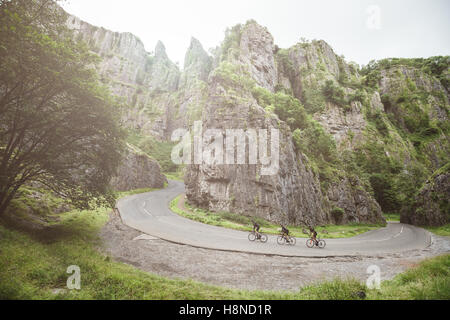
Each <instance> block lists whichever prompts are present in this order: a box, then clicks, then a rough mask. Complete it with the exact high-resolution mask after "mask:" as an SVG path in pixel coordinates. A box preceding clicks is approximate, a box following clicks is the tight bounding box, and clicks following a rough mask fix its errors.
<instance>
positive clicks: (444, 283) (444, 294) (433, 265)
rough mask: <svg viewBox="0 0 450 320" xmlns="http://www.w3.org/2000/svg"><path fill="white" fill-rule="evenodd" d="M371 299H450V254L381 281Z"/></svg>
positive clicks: (370, 296)
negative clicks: (379, 287) (378, 288)
mask: <svg viewBox="0 0 450 320" xmlns="http://www.w3.org/2000/svg"><path fill="white" fill-rule="evenodd" d="M369 298H370V299H385V300H387V299H403V300H425V299H432V300H449V299H450V255H449V254H446V255H442V256H439V257H435V258H431V259H427V260H425V261H423V262H421V263H420V265H419V266H417V267H414V268H412V269H409V270H407V271H406V272H404V273H402V274H399V275H397V276H396V277H395V278H394V279H393V280H390V281H384V282H382V283H381V289H380V290H379V291H377V290H372V291H371V294H370V295H369Z"/></svg>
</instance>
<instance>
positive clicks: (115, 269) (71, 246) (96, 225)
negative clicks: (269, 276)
mask: <svg viewBox="0 0 450 320" xmlns="http://www.w3.org/2000/svg"><path fill="white" fill-rule="evenodd" d="M109 212H110V210H109V209H106V208H100V209H97V210H91V211H79V210H73V211H70V212H66V213H63V214H61V215H60V219H59V220H58V221H57V222H55V223H53V224H51V225H50V226H49V227H48V228H47V229H46V230H43V231H35V232H30V231H23V230H22V231H21V230H18V229H15V228H13V227H12V226H6V225H5V224H4V223H2V224H0V299H199V300H202V299H218V300H233V299H244V300H245V299H256V300H257V299H267V300H270V299H278V300H279V299H286V300H287V299H324V300H327V299H338V300H346V299H360V297H358V296H357V293H358V292H365V293H366V295H367V298H368V299H447V300H448V299H450V283H449V279H450V255H445V256H441V257H437V258H433V259H429V260H426V261H424V262H423V263H421V264H420V265H419V266H417V267H415V268H413V269H410V270H408V271H407V272H405V273H403V274H400V275H398V276H397V277H395V278H394V279H393V280H391V281H385V282H382V285H381V290H380V291H377V290H368V289H367V288H366V287H365V286H364V284H362V283H361V282H359V281H357V280H355V279H335V280H332V281H325V282H319V283H315V284H312V285H309V286H306V287H304V288H301V289H300V288H299V290H297V291H295V292H282V291H248V290H235V289H226V288H221V287H217V286H212V285H207V284H203V283H200V282H196V281H192V280H181V279H167V278H164V277H160V276H157V275H154V274H150V273H146V272H143V271H140V270H138V269H136V268H134V267H132V266H129V265H126V264H124V263H119V262H115V261H114V259H113V258H111V257H110V256H107V255H105V254H104V253H102V252H101V251H100V250H99V249H98V247H99V246H100V245H101V242H100V238H99V236H98V232H99V230H100V228H101V227H102V226H103V225H104V224H105V223H106V222H107V221H108V219H109ZM70 265H77V266H79V267H80V270H81V290H68V289H65V288H66V281H67V278H68V277H69V276H70V275H69V274H67V273H66V270H67V267H68V266H70ZM55 289H59V290H58V291H56V290H55ZM61 289H62V290H61Z"/></svg>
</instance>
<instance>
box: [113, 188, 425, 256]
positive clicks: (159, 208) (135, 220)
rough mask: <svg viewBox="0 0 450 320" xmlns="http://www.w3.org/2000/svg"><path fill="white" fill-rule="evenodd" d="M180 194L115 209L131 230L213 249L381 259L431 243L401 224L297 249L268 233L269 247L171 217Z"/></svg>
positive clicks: (135, 200)
mask: <svg viewBox="0 0 450 320" xmlns="http://www.w3.org/2000/svg"><path fill="white" fill-rule="evenodd" d="M183 192H184V184H183V183H182V182H180V181H169V185H168V187H167V188H165V189H162V190H158V191H153V192H149V193H143V194H136V195H132V196H129V197H126V198H123V199H121V200H119V201H118V203H117V208H118V209H119V212H120V216H121V218H122V221H123V223H124V224H126V225H128V226H129V227H131V228H134V229H136V230H139V231H141V232H143V233H145V234H148V235H151V236H154V237H157V238H160V239H162V240H166V241H170V242H174V243H179V244H185V245H190V246H194V247H199V248H206V249H214V250H224V251H235V252H246V253H255V254H265V255H280V256H287V257H290V256H292V257H340V256H379V255H383V254H386V253H398V252H405V251H409V250H417V249H424V248H426V247H428V246H429V245H430V244H431V234H430V233H429V232H428V231H426V230H424V229H421V228H417V227H414V226H411V225H407V224H401V223H389V224H388V225H387V227H385V228H381V229H377V230H373V231H369V232H367V233H364V234H361V235H358V236H355V237H352V238H345V239H326V238H325V240H326V243H327V246H326V247H325V248H324V249H319V248H312V249H309V248H307V247H306V246H305V242H306V239H304V238H298V239H297V244H296V245H295V246H287V245H283V246H280V245H278V244H277V241H276V237H277V236H275V235H269V239H268V241H267V243H260V242H258V241H255V242H250V241H248V238H247V237H248V232H242V231H237V230H232V229H226V228H221V227H215V226H210V225H206V224H203V223H199V222H196V221H192V220H189V219H186V218H184V217H181V216H179V215H177V214H175V213H173V212H172V211H171V210H170V209H169V203H170V201H171V200H173V199H174V198H175V197H177V196H178V195H180V194H181V193H183Z"/></svg>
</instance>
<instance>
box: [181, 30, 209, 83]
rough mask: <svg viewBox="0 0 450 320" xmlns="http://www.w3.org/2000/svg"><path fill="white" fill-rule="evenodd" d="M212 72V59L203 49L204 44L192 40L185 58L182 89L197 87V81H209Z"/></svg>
mask: <svg viewBox="0 0 450 320" xmlns="http://www.w3.org/2000/svg"><path fill="white" fill-rule="evenodd" d="M211 70H212V57H210V56H209V55H208V53H207V52H206V51H205V50H204V49H203V46H202V44H201V43H200V41H198V40H197V39H195V38H191V44H190V45H189V48H188V50H187V52H186V55H185V58H184V69H183V73H182V75H181V79H180V87H181V88H189V87H191V86H193V85H195V83H196V81H197V80H201V81H204V82H206V81H208V76H209V74H210V72H211Z"/></svg>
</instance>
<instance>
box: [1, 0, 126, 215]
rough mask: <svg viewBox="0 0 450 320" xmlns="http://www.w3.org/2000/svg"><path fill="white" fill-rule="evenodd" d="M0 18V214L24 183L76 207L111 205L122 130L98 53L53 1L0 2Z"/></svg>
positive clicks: (119, 155)
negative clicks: (70, 26)
mask: <svg viewBox="0 0 450 320" xmlns="http://www.w3.org/2000/svg"><path fill="white" fill-rule="evenodd" d="M0 21H1V25H0V57H2V58H1V59H0V215H1V214H3V213H4V212H5V210H6V208H7V207H8V205H9V203H10V201H11V200H12V199H13V198H14V196H15V194H16V192H17V191H18V189H19V188H20V187H21V186H23V185H24V184H26V183H29V182H31V181H35V182H39V183H41V184H42V185H44V186H46V187H48V188H50V189H51V190H53V191H54V192H56V193H57V194H59V195H61V196H63V197H66V198H68V199H70V200H71V201H72V203H73V204H74V205H76V206H77V207H79V208H88V207H90V206H91V205H100V204H105V203H110V204H111V203H112V202H113V200H114V198H113V195H112V192H111V191H110V190H109V187H108V185H109V180H110V178H111V176H112V175H113V174H114V172H115V169H116V167H117V166H118V164H119V162H120V159H121V150H122V148H123V142H122V137H123V133H122V130H121V129H120V128H119V126H118V121H117V115H118V108H115V106H114V104H115V103H114V101H113V99H112V98H111V97H110V96H109V94H108V92H107V90H106V89H105V88H104V87H102V86H101V85H100V84H99V81H98V77H97V75H96V72H95V70H94V69H93V66H94V64H95V63H96V62H97V59H98V57H97V56H95V55H93V54H91V53H90V52H89V50H88V49H87V47H86V45H85V44H84V43H82V42H79V41H78V40H75V38H76V37H75V36H74V35H73V33H72V31H71V30H69V29H68V28H67V27H66V24H65V23H66V21H67V15H66V13H65V12H64V11H63V10H62V9H61V8H60V7H59V6H58V5H57V4H56V2H54V1H49V0H47V1H46V0H33V1H31V0H11V1H6V0H0Z"/></svg>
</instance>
